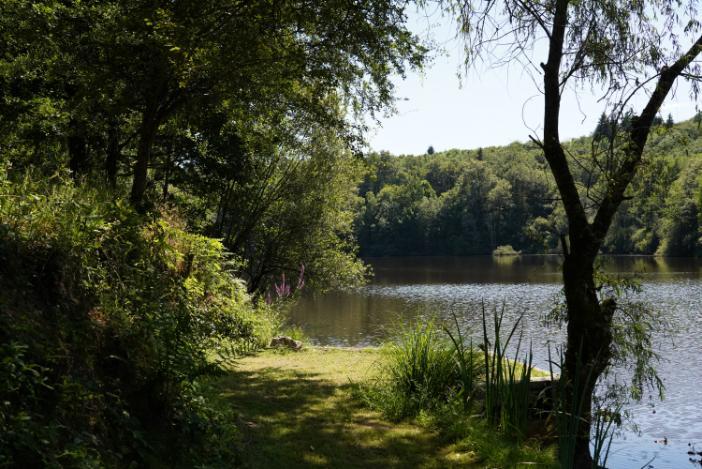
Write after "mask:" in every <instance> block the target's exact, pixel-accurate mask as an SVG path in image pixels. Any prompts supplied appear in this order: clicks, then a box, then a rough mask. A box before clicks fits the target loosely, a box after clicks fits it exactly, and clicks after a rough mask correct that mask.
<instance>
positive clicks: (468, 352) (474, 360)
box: [444, 313, 481, 410]
mask: <svg viewBox="0 0 702 469" xmlns="http://www.w3.org/2000/svg"><path fill="white" fill-rule="evenodd" d="M451 316H452V318H453V324H454V327H455V328H456V330H455V335H454V333H452V332H451V330H450V329H449V328H448V327H446V326H444V331H445V332H446V335H448V337H449V339H451V343H452V344H453V347H454V357H455V363H456V372H457V375H458V381H459V384H460V391H459V394H458V395H459V397H460V399H461V401H462V403H463V408H464V410H468V408H469V407H470V405H471V403H472V402H473V397H474V394H475V384H476V380H477V379H478V376H479V375H480V367H481V364H480V360H479V357H478V356H477V353H476V351H475V349H474V348H473V340H472V339H470V341H469V345H468V346H466V341H465V338H464V337H463V333H462V332H461V326H460V324H459V323H458V318H457V317H456V314H455V313H451Z"/></svg>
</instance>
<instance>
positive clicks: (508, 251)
mask: <svg viewBox="0 0 702 469" xmlns="http://www.w3.org/2000/svg"><path fill="white" fill-rule="evenodd" d="M492 255H493V256H496V257H500V256H519V255H521V252H520V251H517V250H515V249H514V248H513V247H512V246H511V245H509V244H507V245H504V246H497V247H496V248H495V250H494V251H492Z"/></svg>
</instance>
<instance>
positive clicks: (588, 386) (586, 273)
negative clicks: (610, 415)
mask: <svg viewBox="0 0 702 469" xmlns="http://www.w3.org/2000/svg"><path fill="white" fill-rule="evenodd" d="M598 249H599V244H598V243H597V242H596V241H592V242H591V245H590V246H587V247H585V248H580V249H574V250H573V253H567V254H566V258H565V261H564V263H563V285H564V289H565V296H566V305H567V308H568V341H567V345H566V356H565V365H564V368H563V377H562V379H565V383H566V390H567V392H566V393H565V395H564V402H563V408H564V410H565V411H567V412H569V411H571V410H572V409H577V413H576V415H577V417H578V424H577V426H576V434H575V454H574V461H573V467H574V468H576V469H585V468H587V469H591V468H592V466H593V461H592V457H591V455H590V429H591V420H592V419H591V412H592V396H593V391H594V388H595V385H596V384H597V381H598V379H599V377H600V375H601V374H602V373H603V372H604V371H605V369H606V367H607V365H608V364H609V360H610V358H611V350H610V347H611V345H612V316H613V313H614V307H615V303H614V301H613V300H610V299H607V300H604V301H603V302H601V303H600V301H599V299H598V297H597V290H596V288H595V287H596V286H595V279H594V267H593V264H594V260H595V256H596V252H597V250H598ZM582 251H585V252H586V253H587V254H584V255H583V254H582V253H581V252H582ZM593 253H594V254H593Z"/></svg>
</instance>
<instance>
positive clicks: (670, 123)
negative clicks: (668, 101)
mask: <svg viewBox="0 0 702 469" xmlns="http://www.w3.org/2000/svg"><path fill="white" fill-rule="evenodd" d="M674 124H675V121H673V115H672V114H670V113H668V118H667V119H666V120H665V128H666V129H672V128H673V125H674Z"/></svg>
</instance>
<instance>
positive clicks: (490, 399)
mask: <svg viewBox="0 0 702 469" xmlns="http://www.w3.org/2000/svg"><path fill="white" fill-rule="evenodd" d="M503 317H504V306H503V308H502V310H501V311H500V312H498V311H497V309H495V310H494V311H493V321H492V331H491V332H492V336H493V340H492V343H490V339H489V338H488V319H487V317H486V314H485V305H482V325H483V363H484V367H485V374H484V376H485V414H486V417H487V422H488V423H489V424H490V425H493V426H498V425H499V427H500V428H501V430H502V431H503V432H504V433H506V434H508V435H510V436H512V437H515V438H517V439H521V438H524V437H525V436H526V433H527V424H528V416H529V383H530V382H531V371H532V362H531V359H532V354H531V350H530V351H529V353H527V354H526V355H525V358H524V360H523V361H522V362H521V364H520V365H521V366H518V362H517V360H511V361H510V360H509V359H508V358H507V348H508V347H509V344H510V342H511V340H512V338H513V337H514V334H515V332H516V331H517V329H518V327H519V323H520V322H521V320H522V317H523V315H522V316H519V318H518V319H517V320H516V321H515V322H514V325H513V326H512V328H511V329H510V331H509V332H508V333H507V337H502V319H503ZM521 342H522V338H521V334H520V336H519V340H518V343H517V346H516V349H515V356H516V357H517V359H518V358H519V354H520V353H521Z"/></svg>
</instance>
